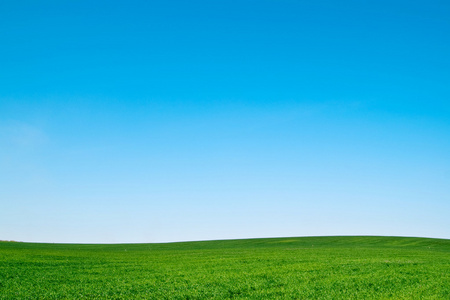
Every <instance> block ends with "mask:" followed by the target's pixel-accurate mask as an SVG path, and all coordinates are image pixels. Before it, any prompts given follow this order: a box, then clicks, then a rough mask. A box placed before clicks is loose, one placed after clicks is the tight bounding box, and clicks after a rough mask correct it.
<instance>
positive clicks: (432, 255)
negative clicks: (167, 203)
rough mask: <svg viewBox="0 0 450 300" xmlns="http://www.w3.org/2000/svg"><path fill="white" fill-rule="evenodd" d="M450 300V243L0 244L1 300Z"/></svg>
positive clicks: (316, 240)
mask: <svg viewBox="0 0 450 300" xmlns="http://www.w3.org/2000/svg"><path fill="white" fill-rule="evenodd" d="M81 298H87V299H93V298H94V299H95V298H98V299H128V298H134V299H135V298H137V299H228V298H241V299H450V240H444V239H426V238H399V237H300V238H273V239H248V240H227V241H206V242H185V243H167V244H116V245H80V244H35V243H17V242H0V299H81Z"/></svg>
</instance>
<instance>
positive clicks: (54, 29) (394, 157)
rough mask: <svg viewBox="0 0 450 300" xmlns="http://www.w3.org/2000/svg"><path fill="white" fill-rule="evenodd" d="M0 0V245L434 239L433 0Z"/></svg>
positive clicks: (446, 88)
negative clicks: (387, 237) (371, 237)
mask: <svg viewBox="0 0 450 300" xmlns="http://www.w3.org/2000/svg"><path fill="white" fill-rule="evenodd" d="M92 2H93V1H39V2H36V1H3V2H2V3H1V4H0V41H1V44H2V46H1V47H0V205H1V209H0V239H3V240H20V241H30V242H34V241H40V242H81V243H116V242H166V241H182V240H204V239H228V238H251V237H275V236H308V235H401V236H425V237H438V238H450V218H448V215H449V213H450V185H449V182H450V154H449V153H450V84H449V80H450V56H449V55H448V53H450V38H449V37H450V19H449V18H448V16H449V15H450V5H449V4H448V3H447V2H446V1H345V2H340V3H338V2H337V1H127V3H125V2H119V1H95V3H92Z"/></svg>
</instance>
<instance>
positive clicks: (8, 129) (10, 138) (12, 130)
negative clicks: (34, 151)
mask: <svg viewBox="0 0 450 300" xmlns="http://www.w3.org/2000/svg"><path fill="white" fill-rule="evenodd" d="M0 137H1V139H2V140H3V143H6V144H8V145H10V146H13V147H21V148H35V147H40V146H42V145H44V144H45V143H47V142H48V136H47V135H46V134H45V132H44V131H43V130H42V129H41V128H40V127H38V126H34V125H31V124H28V123H23V122H14V123H10V124H7V125H5V126H1V127H0ZM3 143H2V144H3Z"/></svg>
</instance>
